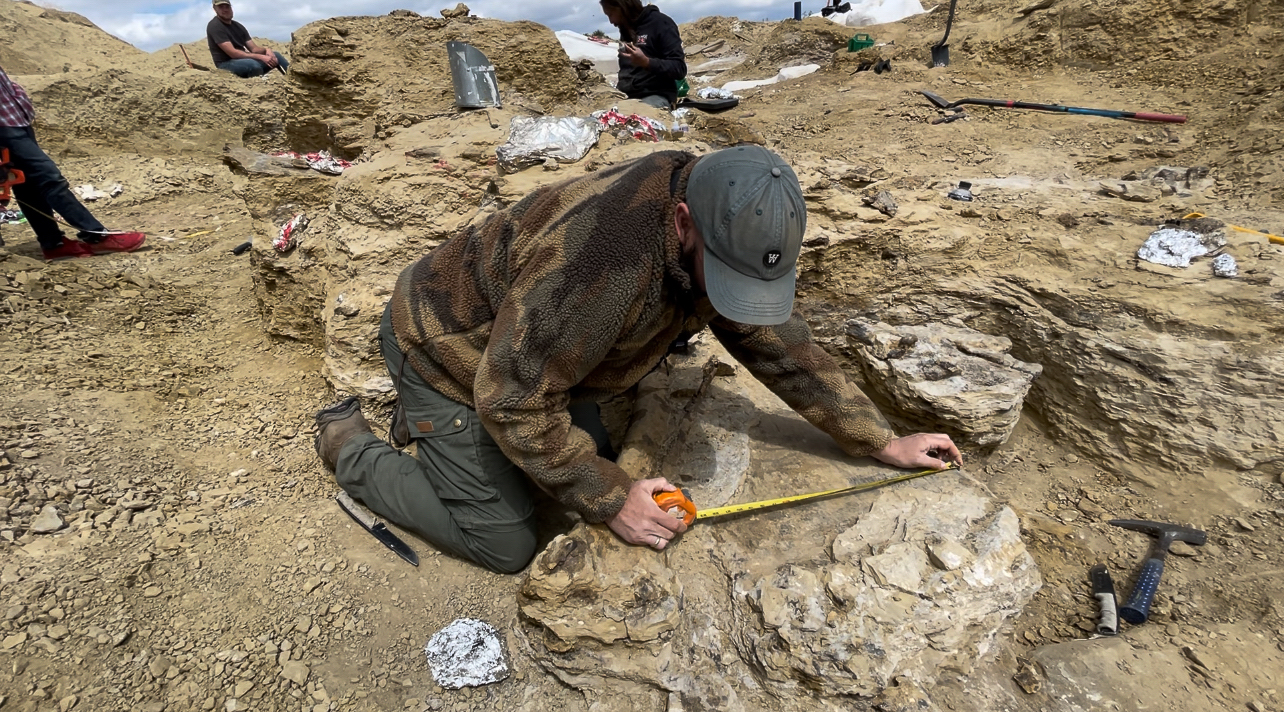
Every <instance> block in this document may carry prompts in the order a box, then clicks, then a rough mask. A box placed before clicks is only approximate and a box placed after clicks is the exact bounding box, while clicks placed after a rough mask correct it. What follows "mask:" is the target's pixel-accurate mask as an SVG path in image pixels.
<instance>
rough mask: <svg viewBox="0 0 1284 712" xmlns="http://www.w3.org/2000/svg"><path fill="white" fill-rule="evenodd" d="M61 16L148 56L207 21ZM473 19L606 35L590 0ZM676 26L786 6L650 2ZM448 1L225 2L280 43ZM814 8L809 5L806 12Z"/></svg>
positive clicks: (510, 8) (81, 3)
mask: <svg viewBox="0 0 1284 712" xmlns="http://www.w3.org/2000/svg"><path fill="white" fill-rule="evenodd" d="M55 2H56V4H57V6H58V7H59V8H61V9H63V10H70V11H72V12H78V13H80V14H82V15H84V16H85V17H88V18H89V19H90V20H92V21H93V22H94V23H95V24H97V25H98V26H99V27H101V28H103V29H104V30H106V31H108V32H110V33H112V34H113V35H116V36H117V37H119V38H121V39H123V40H125V41H126V42H129V43H131V44H133V45H135V46H137V47H140V48H142V49H145V50H148V51H151V50H156V49H160V48H161V47H167V46H169V45H171V44H173V43H175V42H191V41H193V40H198V39H200V38H202V37H204V36H205V24H206V23H207V22H209V21H210V18H212V17H214V12H213V10H212V9H211V5H210V3H208V2H199V1H197V2H190V1H188V2H165V0H114V1H113V2H102V1H101V0H55ZM466 4H467V5H468V7H469V8H470V9H472V11H473V13H474V14H476V15H481V16H483V17H494V18H499V19H502V20H533V21H535V22H539V23H541V24H544V25H547V26H548V27H550V28H552V29H554V30H576V31H578V32H592V31H593V30H596V29H602V30H611V29H612V28H611V27H610V24H609V23H608V22H607V21H606V17H605V16H604V15H603V14H602V10H601V8H600V7H599V5H598V3H597V2H596V0H547V1H545V2H541V3H538V4H534V3H515V2H510V1H509V0H475V1H474V2H466ZM658 4H659V7H660V9H661V10H662V11H664V12H665V13H666V14H668V15H669V16H670V17H672V18H673V19H674V20H675V21H677V22H678V23H679V24H681V23H684V22H690V21H692V20H695V19H698V18H701V17H705V16H707V15H730V16H736V17H741V18H743V19H746V20H762V19H773V20H778V19H781V18H784V17H787V16H792V14H793V3H792V2H790V1H789V0H693V1H692V0H688V1H686V2H672V3H668V2H664V3H658ZM454 5H455V3H454V2H443V1H442V0H435V1H433V0H429V1H425V0H312V1H311V2H304V3H298V4H285V3H281V2H280V1H279V0H233V9H234V10H235V13H236V19H237V20H238V21H239V22H240V23H241V24H243V25H245V27H246V28H247V29H248V30H249V31H250V33H251V34H253V35H254V36H256V37H267V38H269V39H273V40H276V41H278V42H288V41H289V40H290V33H292V32H294V30H297V29H298V28H300V27H302V26H304V25H306V24H308V23H309V22H313V21H315V20H320V19H324V18H327V17H336V16H341V15H384V14H387V13H388V12H390V11H392V10H396V9H407V10H414V11H415V12H418V13H419V14H421V15H431V16H434V17H439V16H440V15H439V14H438V13H439V11H440V10H441V9H442V8H445V7H454ZM823 5H824V2H823V0H810V1H809V2H807V3H804V5H803V8H804V10H806V11H809V12H815V11H817V10H819V9H820V7H822V6H823ZM813 6H814V7H813Z"/></svg>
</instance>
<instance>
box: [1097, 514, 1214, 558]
mask: <svg viewBox="0 0 1284 712" xmlns="http://www.w3.org/2000/svg"><path fill="white" fill-rule="evenodd" d="M1110 523H1111V524H1112V525H1114V526H1116V527H1119V528H1121V529H1131V530H1133V531H1137V532H1142V533H1143V534H1149V535H1150V536H1153V537H1155V538H1156V539H1158V540H1159V547H1160V548H1161V549H1162V550H1164V551H1167V549H1168V546H1169V545H1170V544H1172V543H1173V542H1174V541H1184V542H1186V543H1187V544H1193V545H1195V546H1203V545H1204V542H1206V541H1208V533H1207V532H1203V531H1200V530H1199V529H1194V528H1191V527H1183V526H1178V525H1176V524H1165V523H1163V522H1147V521H1143V520H1140V519H1111V520H1110Z"/></svg>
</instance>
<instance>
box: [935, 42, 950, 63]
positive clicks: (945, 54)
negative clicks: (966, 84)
mask: <svg viewBox="0 0 1284 712" xmlns="http://www.w3.org/2000/svg"><path fill="white" fill-rule="evenodd" d="M932 66H933V67H948V66H950V46H949V45H947V44H943V45H938V46H936V47H933V48H932Z"/></svg>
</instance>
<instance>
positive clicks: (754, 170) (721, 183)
mask: <svg viewBox="0 0 1284 712" xmlns="http://www.w3.org/2000/svg"><path fill="white" fill-rule="evenodd" d="M687 207H689V208H690V209H691V217H692V218H693V219H694V220H695V224H696V228H697V229H699V230H700V235H701V236H702V237H703V238H704V283H705V288H706V290H707V291H708V293H709V301H710V302H712V303H713V308H714V309H717V310H718V313H719V314H721V315H722V316H724V317H726V318H728V319H731V320H732V321H738V322H741V323H744V324H755V325H772V324H781V323H784V322H785V321H788V319H789V315H790V313H792V312H793V308H794V282H795V269H794V267H795V265H796V264H797V263H798V252H799V251H800V250H801V249H802V240H803V232H805V231H806V229H807V207H806V205H804V203H803V195H802V187H801V186H799V185H798V176H796V175H794V171H793V169H792V168H790V167H789V164H787V163H785V161H784V160H783V159H782V158H781V157H780V156H778V155H776V154H775V153H772V152H771V151H769V150H767V149H765V148H763V147H761V146H735V147H732V148H725V149H723V150H721V151H717V152H715V153H711V154H709V155H707V156H703V157H701V158H700V160H698V161H697V162H696V164H695V167H694V168H692V169H691V177H690V178H689V179H688V180H687Z"/></svg>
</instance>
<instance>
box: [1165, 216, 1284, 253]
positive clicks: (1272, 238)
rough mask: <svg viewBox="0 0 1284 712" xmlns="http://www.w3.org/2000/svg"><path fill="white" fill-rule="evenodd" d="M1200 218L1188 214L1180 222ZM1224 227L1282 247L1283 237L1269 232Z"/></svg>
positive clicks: (1231, 226)
mask: <svg viewBox="0 0 1284 712" xmlns="http://www.w3.org/2000/svg"><path fill="white" fill-rule="evenodd" d="M1202 217H1205V215H1204V214H1203V213H1190V214H1188V215H1186V216H1184V217H1183V218H1182V220H1194V219H1195V218H1202ZM1226 227H1228V228H1230V229H1232V230H1239V231H1240V232H1246V233H1248V234H1250V235H1261V236H1262V237H1265V238H1267V239H1269V240H1270V241H1271V242H1274V243H1275V244H1277V245H1284V237H1280V236H1279V235H1272V234H1271V233H1269V232H1262V231H1260V230H1249V229H1248V228H1246V227H1240V226H1239V225H1231V224H1230V223H1226Z"/></svg>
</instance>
